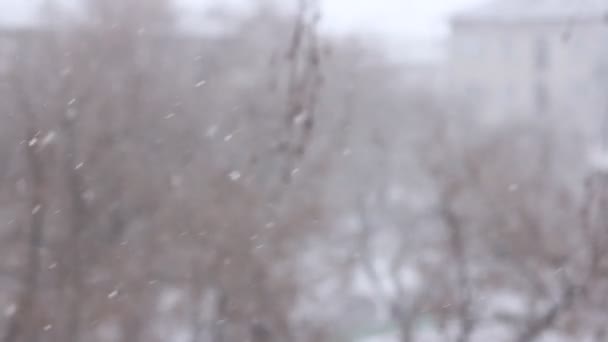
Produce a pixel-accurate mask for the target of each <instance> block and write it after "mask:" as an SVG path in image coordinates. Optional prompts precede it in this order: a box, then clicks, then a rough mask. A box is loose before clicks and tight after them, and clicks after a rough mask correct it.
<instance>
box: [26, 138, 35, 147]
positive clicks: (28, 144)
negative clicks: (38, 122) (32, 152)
mask: <svg viewBox="0 0 608 342" xmlns="http://www.w3.org/2000/svg"><path fill="white" fill-rule="evenodd" d="M37 143H38V138H36V137H33V138H32V139H30V141H28V142H27V146H29V147H33V146H35V145H36V144H37Z"/></svg>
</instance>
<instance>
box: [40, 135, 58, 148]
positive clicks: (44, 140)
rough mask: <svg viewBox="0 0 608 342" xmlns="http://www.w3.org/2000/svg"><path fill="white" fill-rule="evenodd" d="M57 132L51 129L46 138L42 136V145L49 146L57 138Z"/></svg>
mask: <svg viewBox="0 0 608 342" xmlns="http://www.w3.org/2000/svg"><path fill="white" fill-rule="evenodd" d="M56 136H57V134H56V133H55V132H54V131H49V132H48V133H47V134H46V135H45V136H44V138H42V141H41V144H42V146H47V145H49V144H50V143H52V142H53V141H54V140H55V137H56Z"/></svg>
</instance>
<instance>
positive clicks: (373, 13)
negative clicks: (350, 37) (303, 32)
mask: <svg viewBox="0 0 608 342" xmlns="http://www.w3.org/2000/svg"><path fill="white" fill-rule="evenodd" d="M115 1H120V0H115ZM179 1H182V2H188V3H189V4H197V5H200V4H202V3H215V4H217V3H223V4H226V3H229V2H234V1H235V0H179ZM251 1H252V0H240V1H237V2H241V3H245V4H246V3H248V2H249V3H250V2H251ZM484 1H485V0H321V2H322V6H323V12H324V25H326V26H327V27H328V28H330V29H331V30H334V31H338V32H352V31H371V32H373V33H377V34H379V35H386V36H387V38H389V39H390V38H395V37H396V36H398V37H400V38H406V39H411V38H423V39H424V38H437V37H441V36H443V35H444V34H445V33H446V32H447V30H446V26H445V20H446V19H447V17H448V16H449V14H450V13H453V12H454V11H456V10H459V9H463V8H466V7H468V6H473V5H476V4H479V3H481V2H484ZM505 1H508V0H505ZM39 2H40V0H0V21H2V22H4V23H7V22H22V21H23V20H24V18H27V17H28V15H30V14H31V12H32V9H33V8H34V6H33V5H35V4H36V3H39Z"/></svg>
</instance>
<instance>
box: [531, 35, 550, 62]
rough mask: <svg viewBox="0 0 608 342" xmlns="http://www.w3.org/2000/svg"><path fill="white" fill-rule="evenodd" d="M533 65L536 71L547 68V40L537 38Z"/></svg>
mask: <svg viewBox="0 0 608 342" xmlns="http://www.w3.org/2000/svg"><path fill="white" fill-rule="evenodd" d="M534 49H535V51H534V53H535V56H534V58H535V65H536V69H537V70H546V69H547V68H548V67H549V63H550V61H549V57H550V56H549V44H548V42H547V39H545V38H538V39H536V43H535V48H534Z"/></svg>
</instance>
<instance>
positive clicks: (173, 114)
mask: <svg viewBox="0 0 608 342" xmlns="http://www.w3.org/2000/svg"><path fill="white" fill-rule="evenodd" d="M174 116H175V113H169V114H167V115H165V119H166V120H169V119H171V118H172V117H174Z"/></svg>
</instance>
